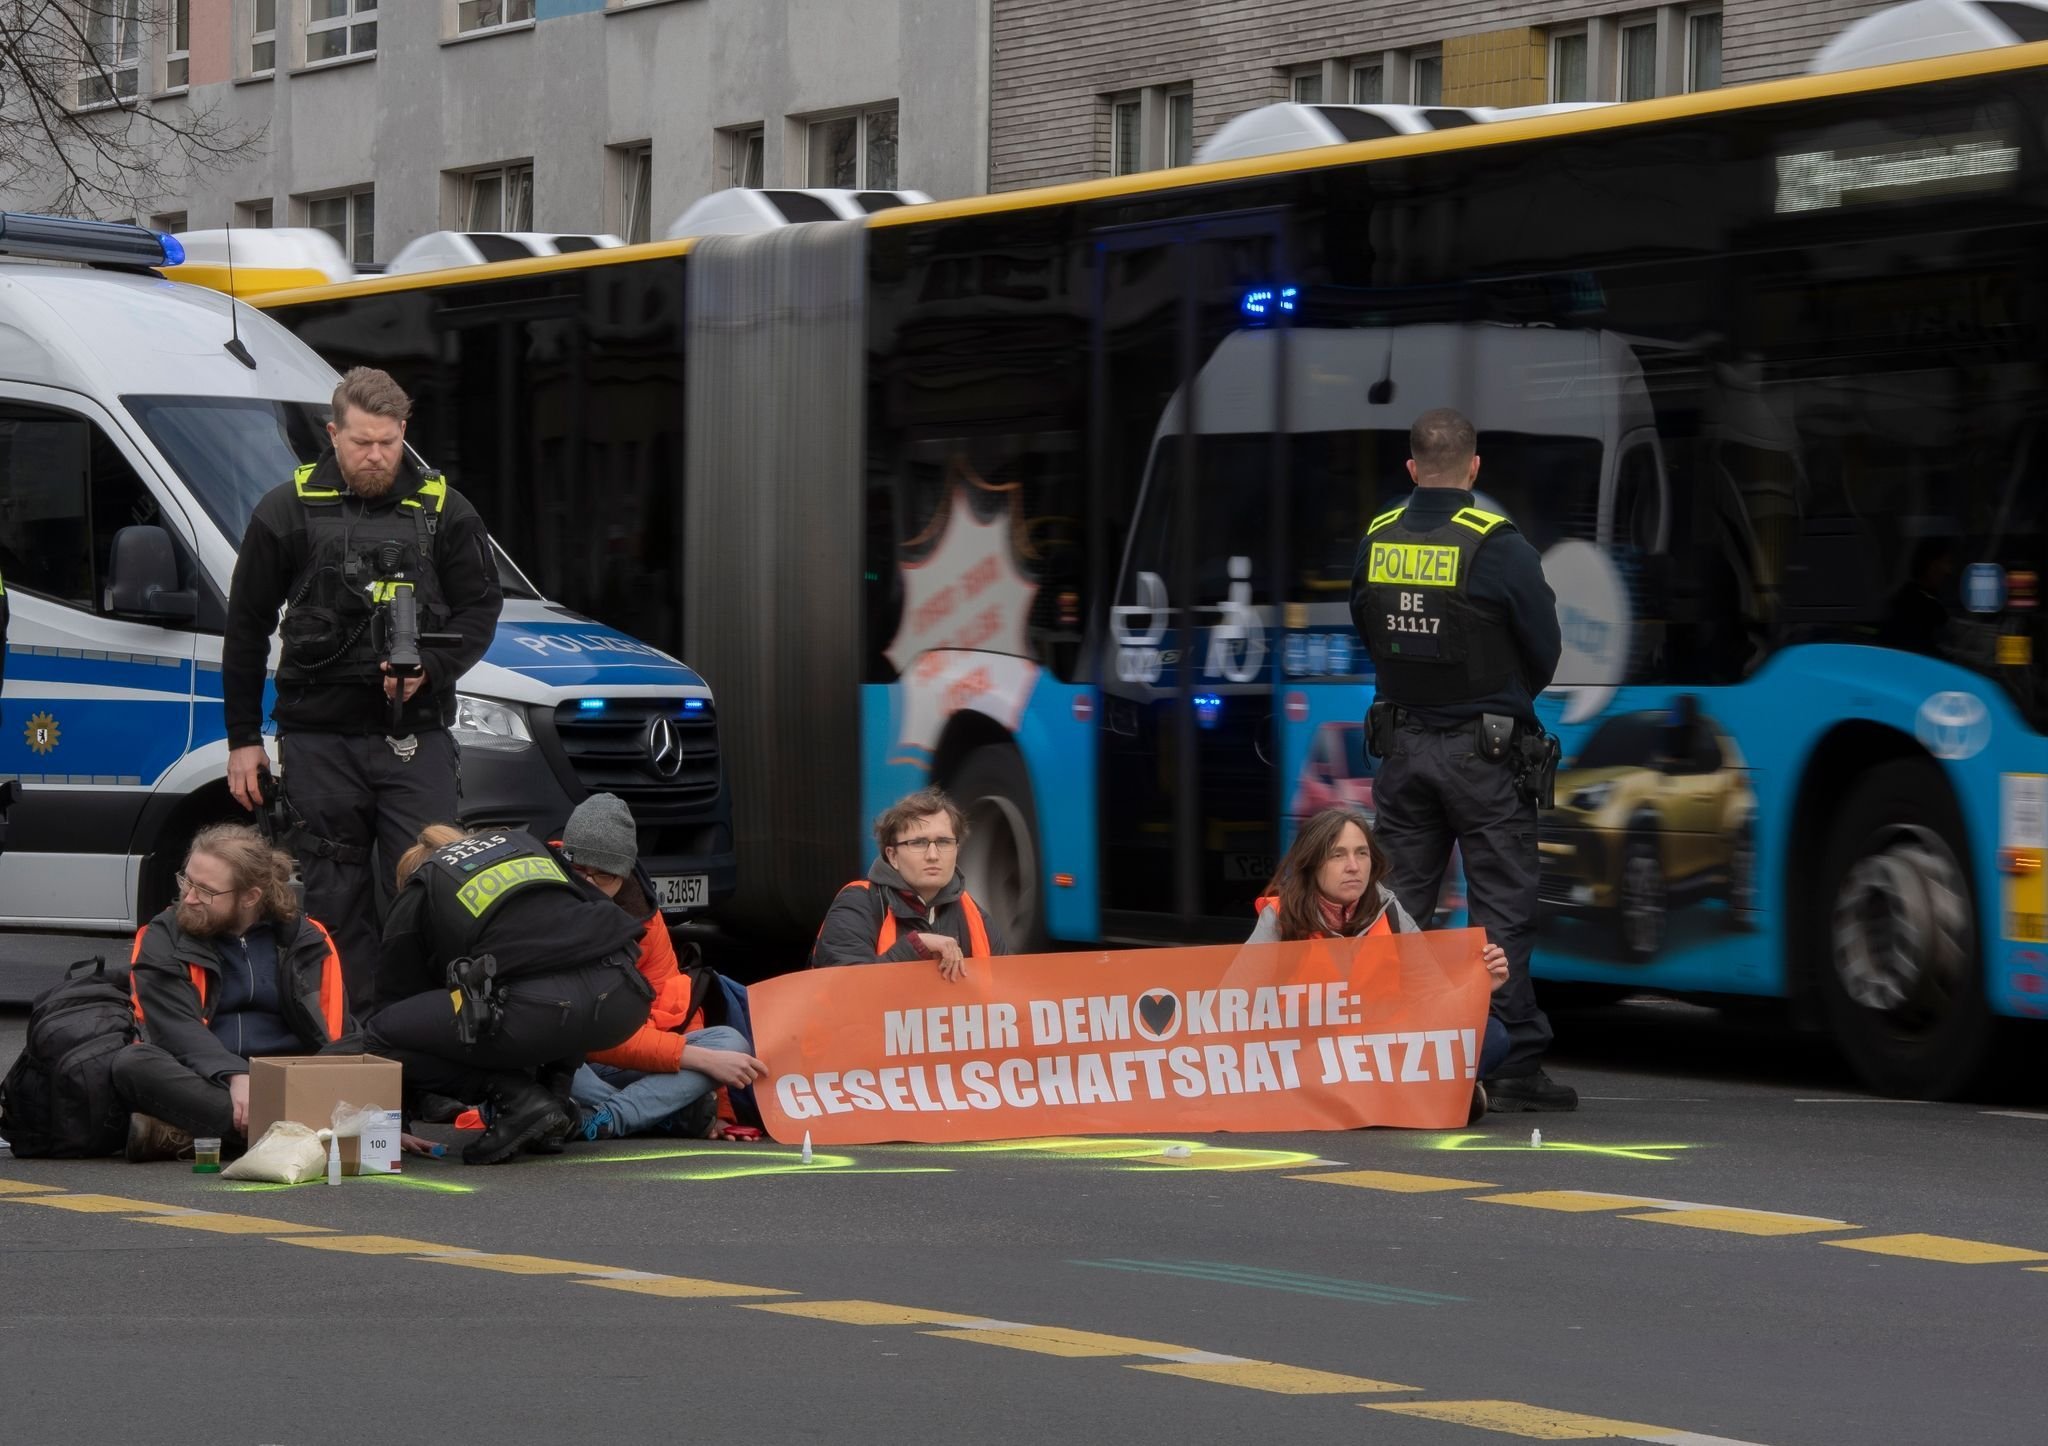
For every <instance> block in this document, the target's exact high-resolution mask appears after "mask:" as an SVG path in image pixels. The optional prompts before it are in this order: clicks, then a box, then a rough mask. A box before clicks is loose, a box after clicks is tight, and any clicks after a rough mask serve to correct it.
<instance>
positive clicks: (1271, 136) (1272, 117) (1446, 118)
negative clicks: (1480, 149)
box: [1195, 101, 1611, 162]
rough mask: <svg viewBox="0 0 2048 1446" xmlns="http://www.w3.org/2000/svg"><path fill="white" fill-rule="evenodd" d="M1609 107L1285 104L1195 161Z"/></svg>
mask: <svg viewBox="0 0 2048 1446" xmlns="http://www.w3.org/2000/svg"><path fill="white" fill-rule="evenodd" d="M1610 103H1611V102H1606V101H1583V102H1574V103H1568V104H1559V105H1527V106H1517V107H1515V108H1513V109H1511V110H1495V109H1491V108H1489V107H1486V106H1456V105H1306V104H1302V103H1300V102H1296V101H1281V102H1279V103H1277V104H1275V105H1262V106H1260V107H1259V108H1258V109H1257V110H1253V111H1246V112H1245V113H1244V114H1243V115H1241V116H1238V117H1236V118H1235V119H1233V120H1229V121H1226V122H1224V124H1223V125H1222V126H1221V127H1219V128H1218V129H1217V131H1216V134H1214V135H1213V136H1210V137H1209V139H1208V140H1206V141H1204V142H1203V143H1202V146H1201V148H1200V149H1199V150H1197V151H1196V152H1195V160H1196V161H1197V162H1203V161H1234V160H1238V159H1240V158H1241V157H1245V156H1269V155H1273V154H1275V153H1277V152H1280V151H1305V150H1312V149H1314V148H1316V147H1318V146H1341V145H1348V144H1350V143H1351V142H1353V141H1377V140H1384V139H1386V138H1387V137H1388V136H1414V135H1426V134H1428V133H1429V132H1431V131H1448V130H1456V129H1458V128H1459V127H1461V126H1469V125H1479V124H1481V123H1483V122H1486V121H1496V120H1520V119H1523V118H1524V117H1528V116H1538V115H1548V114H1550V113H1551V112H1553V111H1567V110H1584V109H1586V108H1588V107H1589V106H1596V105H1606V104H1610Z"/></svg>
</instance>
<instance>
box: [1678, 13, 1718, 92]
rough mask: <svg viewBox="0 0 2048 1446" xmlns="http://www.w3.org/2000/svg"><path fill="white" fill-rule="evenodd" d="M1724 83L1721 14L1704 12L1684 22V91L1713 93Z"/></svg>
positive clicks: (1688, 17)
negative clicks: (1722, 77)
mask: <svg viewBox="0 0 2048 1446" xmlns="http://www.w3.org/2000/svg"><path fill="white" fill-rule="evenodd" d="M1720 84H1721V12H1720V11H1718V10H1702V11H1700V12H1699V13H1697V14H1694V15H1688V16H1687V17H1686V19H1685V88H1686V89H1687V90H1714V89H1716V88H1717V87H1719V85H1720Z"/></svg>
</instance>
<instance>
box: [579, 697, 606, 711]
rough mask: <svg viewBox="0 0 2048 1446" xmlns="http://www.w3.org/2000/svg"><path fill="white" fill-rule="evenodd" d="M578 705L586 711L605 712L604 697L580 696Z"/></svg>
mask: <svg viewBox="0 0 2048 1446" xmlns="http://www.w3.org/2000/svg"><path fill="white" fill-rule="evenodd" d="M576 706H577V707H578V708H580V709H581V710H582V711H584V712H585V713H602V712H604V699H602V698H578V699H577V700H576Z"/></svg>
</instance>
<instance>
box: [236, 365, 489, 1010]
mask: <svg viewBox="0 0 2048 1446" xmlns="http://www.w3.org/2000/svg"><path fill="white" fill-rule="evenodd" d="M411 411H412V404H411V402H410V401H409V400H408V398H407V397H406V395H405V393H404V391H402V390H401V389H400V388H399V386H398V384H397V383H396V382H394V381H393V380H392V379H391V378H390V377H389V376H387V375H385V374H384V373H383V372H380V371H373V370H371V369H370V368H367V367H358V368H356V369H355V370H354V371H352V372H350V373H349V374H348V375H347V376H345V377H343V378H342V379H341V385H340V386H339V387H338V388H336V390H335V393H334V419H333V421H331V422H330V423H328V427H327V434H328V437H329V438H330V440H331V442H332V447H331V449H330V450H329V451H327V452H326V453H324V454H323V455H322V456H321V457H320V459H319V460H318V461H317V462H314V463H310V464H308V465H306V466H303V467H301V468H299V469H298V471H297V472H296V473H295V474H294V475H293V476H292V477H291V479H290V480H288V481H286V482H284V483H283V484H282V485H281V486H279V487H277V488H275V489H273V490H272V491H271V492H269V493H268V494H266V495H265V496H264V498H263V499H262V501H260V502H258V503H257V504H256V510H255V512H254V513H253V514H252V515H251V517H250V519H249V528H248V532H247V533H246V535H245V536H244V537H243V539H242V550H241V555H240V557H239V558H238V559H237V560H236V563H235V576H234V583H233V586H232V590H231V592H230V594H229V597H228V619H227V628H226V635H225V637H224V638H223V640H222V642H221V684H222V693H223V697H224V703H223V710H224V712H225V713H226V717H227V736H228V748H229V753H228V787H229V789H230V791H231V792H232V793H233V794H234V796H235V800H236V802H238V803H240V804H241V805H242V807H244V808H246V809H249V810H250V811H251V812H256V811H257V810H259V809H260V808H261V807H262V805H263V802H264V800H263V796H262V795H263V790H264V789H265V787H267V783H266V781H265V778H264V775H265V774H266V773H267V771H268V763H267V759H266V757H265V754H264V751H263V683H264V671H265V666H266V664H267V662H268V659H269V652H270V636H271V634H272V633H273V632H275V631H277V628H278V609H279V608H280V607H282V608H284V609H285V619H284V651H283V655H282V657H281V658H280V660H279V662H278V667H277V703H276V706H275V708H274V709H273V716H274V717H275V718H276V720H277V731H278V735H279V742H278V747H279V751H280V756H281V759H282V761H283V764H284V782H285V790H286V801H287V803H288V804H289V810H288V814H287V816H295V818H296V829H295V832H294V836H293V837H292V838H290V839H288V840H281V841H280V842H283V843H284V844H285V845H286V846H287V847H289V848H290V849H291V851H292V852H293V853H294V854H295V855H296V856H297V858H298V862H299V870H300V876H301V877H302V878H303V879H304V881H305V886H306V911H307V912H308V913H309V914H311V915H312V916H313V917H314V918H316V919H318V920H319V921H320V922H321V923H323V924H325V925H327V927H328V928H329V930H331V931H332V933H333V934H334V938H335V942H336V943H337V944H339V945H340V947H341V960H342V969H343V971H344V973H345V975H346V977H347V980H348V993H349V1003H350V1005H351V1007H352V1008H353V1009H354V1010H355V1011H356V1012H357V1013H358V1014H361V1013H362V1012H363V1011H364V1010H365V1008H366V1007H367V1005H368V1003H369V995H370V981H371V980H372V979H373V978H374V977H375V975H376V970H377V951H378V943H377V941H378V934H379V929H378V920H379V917H380V913H381V911H380V908H379V904H378V896H377V890H376V887H375V884H374V882H373V875H372V872H371V858H372V847H373V845H374V846H375V847H376V848H378V849H380V850H381V851H382V854H381V856H382V859H383V869H382V873H383V877H384V878H385V879H386V880H388V879H389V878H390V877H391V873H390V870H391V867H392V865H393V864H395V863H396V862H397V860H398V856H399V855H400V854H401V853H403V852H404V851H405V849H406V848H407V847H408V846H409V845H410V844H411V843H412V841H413V839H414V837H415V836H416V835H417V834H418V833H419V831H420V829H422V828H423V827H425V826H426V825H427V824H429V823H432V822H434V821H435V820H436V819H451V818H454V817H455V816H456V804H457V795H458V787H457V757H456V744H455V740H454V738H453V737H451V736H450V735H449V732H448V724H449V723H451V722H452V721H453V720H454V715H455V684H456V680H457V679H459V678H460V677H461V676H462V675H463V674H464V673H465V672H467V671H468V670H469V669H470V668H471V667H472V666H473V665H474V664H475V663H476V661H477V660H478V659H479V658H481V657H482V656H483V654H484V650H485V649H486V648H487V647H489V646H490V641H491V635H492V634H493V632H495V631H496V629H497V623H498V613H499V611H500V609H502V607H503V606H504V595H503V593H502V592H500V590H499V586H498V570H497V563H496V559H495V558H494V557H493V555H492V553H491V543H490V538H489V536H488V534H487V533H486V532H485V530H484V524H483V519H482V518H480V517H479V516H477V513H476V509H475V508H473V507H471V506H470V505H469V503H468V502H467V501H465V500H464V499H463V498H462V497H461V496H460V495H459V494H457V493H456V492H455V491H454V490H453V489H451V488H450V487H449V486H448V485H447V483H446V482H445V481H443V480H442V479H441V477H440V476H439V475H438V474H434V473H423V472H422V471H421V470H420V468H419V466H418V465H417V464H416V463H415V462H414V461H413V459H412V458H411V457H410V456H409V455H408V454H407V453H406V450H405V423H406V418H407V417H408V416H409V415H410V414H411ZM401 605H407V606H408V607H409V611H410V612H411V613H412V615H413V616H414V617H416V619H417V630H418V631H419V632H420V633H421V634H423V635H424V639H423V642H422V646H421V647H420V648H419V650H418V658H419V663H420V666H419V667H418V668H417V669H416V670H412V669H408V668H407V667H406V666H405V665H404V664H403V663H401V664H400V665H399V667H398V668H397V669H395V670H394V668H393V666H392V664H391V659H390V656H389V655H390V653H391V651H392V648H391V644H392V640H393V637H394V624H395V621H396V619H397V616H398V609H399V607H400V606H401Z"/></svg>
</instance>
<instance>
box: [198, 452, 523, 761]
mask: <svg viewBox="0 0 2048 1446" xmlns="http://www.w3.org/2000/svg"><path fill="white" fill-rule="evenodd" d="M400 468H401V470H400V474H399V477H398V480H397V482H395V483H394V484H393V485H392V488H391V490H390V491H389V492H387V493H386V494H385V495H384V496H382V497H380V498H378V499H377V500H376V501H374V502H363V501H360V500H358V499H356V498H354V497H347V498H345V499H344V500H343V501H342V503H341V507H342V509H343V512H344V515H356V516H360V515H362V514H363V513H364V512H382V511H388V510H389V509H391V508H394V507H396V506H398V504H399V503H400V502H401V501H403V500H404V499H405V498H408V497H411V496H412V495H413V494H415V493H416V492H418V491H419V487H420V482H421V473H420V470H419V468H418V467H417V466H415V465H414V464H413V461H412V459H411V458H410V457H408V458H406V459H405V460H404V461H403V462H402V463H401V464H400ZM311 480H312V481H313V482H314V483H316V484H319V485H323V486H332V487H336V488H343V489H344V490H345V485H344V484H343V482H342V480H341V472H340V468H339V467H338V465H337V464H336V462H335V460H334V453H333V452H331V451H330V452H327V453H325V454H323V455H322V456H321V458H320V462H319V465H318V466H317V467H316V468H315V469H314V472H313V476H312V479H311ZM307 552H308V547H307V538H306V509H305V506H304V504H302V503H301V502H300V501H299V499H298V495H297V492H296V490H295V489H294V488H293V486H292V483H291V480H290V479H289V478H287V479H286V480H285V481H284V482H283V483H281V484H280V485H278V486H276V487H273V488H272V489H271V490H270V491H269V492H267V493H265V494H264V496H263V500H262V501H260V502H258V503H257V504H256V510H255V511H254V512H253V513H251V514H250V517H249V530H248V532H247V533H245V534H244V535H243V537H242V551H241V555H240V556H239V557H237V558H236V559H235V576H234V582H233V584H232V585H231V587H230V589H229V593H228V621H227V630H226V635H225V636H224V637H223V638H222V639H221V647H220V670H221V693H222V699H223V701H222V712H223V713H224V714H225V715H226V721H227V733H228V746H229V747H230V748H242V747H246V746H247V745H250V744H254V743H261V742H262V741H263V680H264V676H265V671H266V668H267V666H268V663H269V659H270V638H271V635H272V634H273V633H275V632H276V631H277V617H278V610H279V609H280V608H282V607H283V606H284V604H285V601H286V600H287V599H288V598H290V597H291V596H292V594H293V593H294V592H295V591H296V590H297V587H298V584H299V580H300V574H301V572H302V570H303V569H304V568H305V566H306V558H307ZM434 571H435V574H436V576H437V577H438V578H439V579H440V586H441V594H442V596H443V597H444V598H445V599H446V600H447V604H448V608H449V611H450V617H449V619H448V622H447V624H446V628H445V630H446V631H448V632H451V633H455V634H458V635H459V636H460V637H461V638H462V643H461V646H459V647H455V648H431V647H423V648H421V649H420V659H421V661H422V662H423V663H424V664H425V666H426V674H427V680H426V682H425V683H424V684H423V685H422V686H421V688H420V690H419V692H418V693H416V694H414V695H413V700H412V702H410V703H408V704H407V705H406V709H405V714H404V723H403V728H404V730H405V731H411V732H422V731H426V730H429V729H434V728H445V727H446V726H447V725H448V724H449V723H451V722H453V721H454V718H455V684H456V680H458V679H459V678H461V676H462V675H463V674H464V673H466V672H468V671H469V670H470V668H472V667H473V666H475V664H476V662H477V660H478V659H479V658H481V657H483V655H484V652H485V650H486V649H487V648H489V647H490V645H491V635H492V634H493V633H494V632H496V631H497V627H498V614H499V612H500V611H501V610H502V609H503V608H504V605H505V595H504V593H503V592H502V591H501V590H500V589H499V586H498V565H497V559H496V558H494V557H493V556H492V555H491V540H490V535H489V533H488V532H487V531H486V530H485V528H484V522H483V518H481V517H480V516H478V515H477V510H476V509H475V508H474V507H472V506H471V505H470V504H469V502H468V500H467V499H465V498H464V497H463V496H462V495H461V494H460V493H458V492H457V491H455V490H454V489H453V488H452V487H451V488H450V489H448V497H447V501H446V502H445V503H444V504H443V506H442V508H441V513H440V524H439V527H438V529H437V530H436V532H435V535H434ZM274 711H275V716H276V718H277V728H278V732H280V733H290V732H294V731H298V732H306V733H351V734H358V735H364V734H368V735H376V734H384V733H389V732H390V731H391V716H390V713H389V711H388V707H387V704H386V703H385V699H384V693H383V689H382V688H381V687H380V686H378V685H376V684H374V683H372V684H368V685H365V684H363V683H360V682H354V681H351V682H346V683H338V684H331V685H324V686H323V685H316V686H313V687H307V688H300V689H293V690H289V691H282V690H281V691H280V692H279V693H278V696H277V706H276V709H275V710H274Z"/></svg>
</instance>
